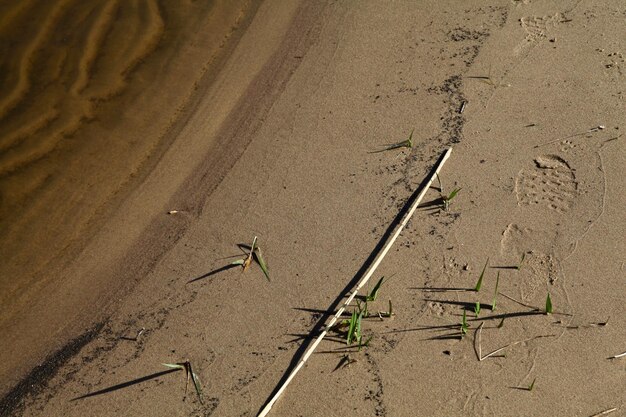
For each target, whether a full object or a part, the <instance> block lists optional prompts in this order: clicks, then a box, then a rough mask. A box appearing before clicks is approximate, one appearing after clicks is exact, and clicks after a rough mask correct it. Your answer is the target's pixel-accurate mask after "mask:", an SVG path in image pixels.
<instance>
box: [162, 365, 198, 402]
mask: <svg viewBox="0 0 626 417" xmlns="http://www.w3.org/2000/svg"><path fill="white" fill-rule="evenodd" d="M162 365H163V366H166V367H168V368H172V369H182V370H184V371H185V374H186V381H187V382H186V383H185V397H187V387H188V386H189V380H191V381H192V382H193V386H194V389H195V390H196V394H197V395H198V400H199V401H200V404H204V403H203V401H202V385H201V384H200V378H198V375H196V374H195V372H193V369H192V367H191V362H189V361H185V362H178V363H164V364H162Z"/></svg>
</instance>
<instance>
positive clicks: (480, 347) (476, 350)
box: [474, 321, 485, 362]
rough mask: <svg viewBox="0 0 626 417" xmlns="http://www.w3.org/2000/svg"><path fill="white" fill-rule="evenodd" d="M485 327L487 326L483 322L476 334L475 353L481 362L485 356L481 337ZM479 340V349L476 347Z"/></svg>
mask: <svg viewBox="0 0 626 417" xmlns="http://www.w3.org/2000/svg"><path fill="white" fill-rule="evenodd" d="M484 325H485V322H484V321H483V322H482V323H480V326H478V328H477V329H476V331H475V332H474V352H476V357H477V358H478V361H479V362H480V361H482V359H480V358H482V356H483V349H482V345H481V343H480V335H481V334H482V331H483V326H484ZM477 340H478V347H476V341H477Z"/></svg>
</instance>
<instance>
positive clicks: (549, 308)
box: [546, 293, 552, 314]
mask: <svg viewBox="0 0 626 417" xmlns="http://www.w3.org/2000/svg"><path fill="white" fill-rule="evenodd" d="M546 314H552V299H551V298H550V293H548V297H547V298H546Z"/></svg>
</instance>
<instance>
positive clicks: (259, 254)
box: [254, 246, 270, 281]
mask: <svg viewBox="0 0 626 417" xmlns="http://www.w3.org/2000/svg"><path fill="white" fill-rule="evenodd" d="M254 256H255V257H256V260H257V262H258V263H259V266H260V267H261V270H262V271H263V274H264V275H265V278H267V280H268V281H270V272H269V269H268V267H267V262H265V259H264V258H263V254H262V252H261V248H260V247H259V246H257V247H256V248H255V249H254Z"/></svg>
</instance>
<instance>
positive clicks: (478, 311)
mask: <svg viewBox="0 0 626 417" xmlns="http://www.w3.org/2000/svg"><path fill="white" fill-rule="evenodd" d="M474 314H475V315H476V317H478V315H479V314H480V301H476V304H474Z"/></svg>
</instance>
